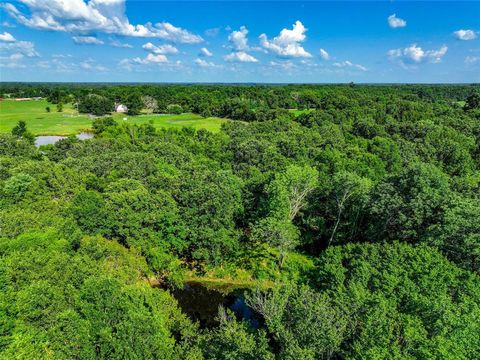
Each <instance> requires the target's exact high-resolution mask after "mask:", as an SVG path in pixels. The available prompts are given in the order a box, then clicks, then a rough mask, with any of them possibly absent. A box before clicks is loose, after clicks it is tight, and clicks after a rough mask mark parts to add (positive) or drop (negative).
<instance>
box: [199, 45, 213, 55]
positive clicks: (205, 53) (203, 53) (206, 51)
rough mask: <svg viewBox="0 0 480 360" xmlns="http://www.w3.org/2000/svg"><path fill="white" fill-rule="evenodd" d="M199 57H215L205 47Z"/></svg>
mask: <svg viewBox="0 0 480 360" xmlns="http://www.w3.org/2000/svg"><path fill="white" fill-rule="evenodd" d="M198 56H208V57H210V56H213V54H212V53H211V52H210V51H209V50H208V49H207V48H206V47H203V48H201V49H200V53H199V54H198Z"/></svg>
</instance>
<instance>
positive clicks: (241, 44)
mask: <svg viewBox="0 0 480 360" xmlns="http://www.w3.org/2000/svg"><path fill="white" fill-rule="evenodd" d="M247 34H248V29H247V28H246V27H245V26H242V27H240V30H238V31H232V32H231V33H230V35H228V41H230V44H232V47H233V49H234V50H237V51H245V50H248V44H247V43H248V39H247Z"/></svg>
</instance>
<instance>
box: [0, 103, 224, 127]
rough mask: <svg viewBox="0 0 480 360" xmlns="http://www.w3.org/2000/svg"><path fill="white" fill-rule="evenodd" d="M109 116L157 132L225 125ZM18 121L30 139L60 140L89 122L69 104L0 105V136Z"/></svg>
mask: <svg viewBox="0 0 480 360" xmlns="http://www.w3.org/2000/svg"><path fill="white" fill-rule="evenodd" d="M47 106H49V107H50V109H51V111H50V112H47V111H46V109H45V108H46V107H47ZM112 116H113V118H114V119H115V120H117V121H118V122H126V123H129V124H137V125H139V124H143V123H148V122H152V123H153V126H154V127H155V128H157V129H158V128H181V127H193V128H195V129H207V130H210V131H212V132H218V131H219V130H220V127H221V125H222V124H223V123H224V122H226V121H228V120H225V119H220V118H203V117H201V116H200V115H195V114H180V115H165V114H148V115H138V116H128V115H125V114H117V113H114V114H113V115H112ZM124 119H126V120H124ZM20 120H24V121H25V122H26V123H27V128H28V129H29V130H30V131H31V132H32V133H33V134H34V135H64V136H66V135H74V134H78V133H79V132H82V131H88V130H90V129H91V127H92V121H93V119H91V118H90V117H89V116H88V115H85V114H77V112H76V110H75V109H73V108H72V105H71V104H66V105H64V107H63V112H57V107H56V105H54V104H49V103H48V102H47V101H46V100H38V101H35V100H27V101H11V100H4V101H0V133H9V132H11V131H12V128H13V127H14V126H15V125H16V124H17V122H18V121H20Z"/></svg>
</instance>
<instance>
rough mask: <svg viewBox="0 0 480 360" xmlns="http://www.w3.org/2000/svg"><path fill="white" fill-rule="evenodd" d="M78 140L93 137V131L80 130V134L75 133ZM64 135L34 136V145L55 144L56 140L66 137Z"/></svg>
mask: <svg viewBox="0 0 480 360" xmlns="http://www.w3.org/2000/svg"><path fill="white" fill-rule="evenodd" d="M75 136H76V137H77V139H79V140H88V139H91V138H93V133H89V132H81V133H80V134H77V135H75ZM66 138H67V137H66V136H56V135H44V136H36V137H35V146H36V147H40V146H42V145H50V144H55V143H56V142H57V141H60V140H62V139H66Z"/></svg>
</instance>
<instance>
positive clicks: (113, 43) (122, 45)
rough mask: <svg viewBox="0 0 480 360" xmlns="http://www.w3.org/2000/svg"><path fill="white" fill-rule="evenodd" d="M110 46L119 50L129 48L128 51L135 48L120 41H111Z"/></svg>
mask: <svg viewBox="0 0 480 360" xmlns="http://www.w3.org/2000/svg"><path fill="white" fill-rule="evenodd" d="M110 46H113V47H117V48H128V49H131V48H133V46H132V45H130V44H127V43H122V42H120V41H118V40H111V41H110Z"/></svg>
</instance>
